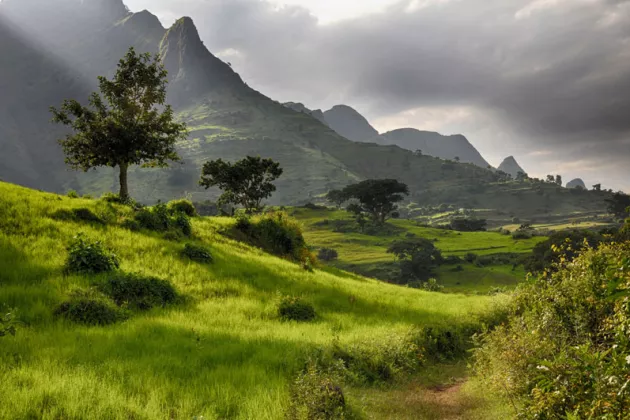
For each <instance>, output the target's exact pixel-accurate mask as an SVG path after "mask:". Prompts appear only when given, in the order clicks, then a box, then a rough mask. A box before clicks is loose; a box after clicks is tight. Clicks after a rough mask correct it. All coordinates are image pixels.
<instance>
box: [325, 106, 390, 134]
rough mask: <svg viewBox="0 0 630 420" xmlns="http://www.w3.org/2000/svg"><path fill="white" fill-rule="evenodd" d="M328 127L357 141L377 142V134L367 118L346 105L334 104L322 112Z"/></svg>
mask: <svg viewBox="0 0 630 420" xmlns="http://www.w3.org/2000/svg"><path fill="white" fill-rule="evenodd" d="M324 118H325V119H326V123H327V124H328V126H329V127H330V128H332V129H333V130H335V131H336V132H337V133H339V134H340V135H342V136H343V137H345V138H347V139H350V140H352V141H357V142H365V143H379V139H378V137H379V134H378V131H376V129H375V128H374V127H372V126H371V125H370V123H369V122H368V120H367V119H366V118H365V117H364V116H363V115H361V114H359V113H358V112H357V111H356V110H355V109H353V108H351V107H349V106H347V105H335V106H334V107H332V109H329V110H328V111H326V112H324Z"/></svg>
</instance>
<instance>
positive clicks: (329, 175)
mask: <svg viewBox="0 0 630 420" xmlns="http://www.w3.org/2000/svg"><path fill="white" fill-rule="evenodd" d="M29 6H30V8H29ZM55 31H58V32H55ZM53 35H54V36H53ZM0 46H1V47H2V52H3V60H0V87H1V88H2V90H1V91H2V95H0V151H2V153H1V154H0V177H1V178H2V179H4V180H6V181H9V182H15V183H20V184H23V185H27V186H31V187H34V188H42V189H46V190H50V191H55V192H64V191H67V190H68V189H75V190H77V191H78V192H79V193H82V194H83V193H89V194H92V195H98V194H101V193H103V192H106V191H112V190H114V189H115V188H116V184H117V177H116V173H115V171H114V170H113V169H112V168H99V169H98V170H95V171H90V172H88V173H82V172H74V171H69V170H68V169H67V168H66V167H65V165H64V162H63V155H62V153H61V150H60V148H59V146H58V144H57V142H56V140H57V139H58V138H60V137H62V136H63V135H64V134H65V133H66V131H65V130H64V129H63V127H58V126H53V125H51V123H50V113H49V111H48V108H49V107H50V106H51V105H59V104H61V102H62V101H63V100H64V99H66V98H74V99H77V100H79V101H86V99H87V98H88V96H89V94H90V92H91V91H93V90H95V89H96V80H97V78H96V76H97V75H106V76H111V75H113V74H114V72H115V70H116V66H117V63H118V60H119V59H120V58H121V57H122V56H123V55H124V54H125V52H126V51H127V49H128V48H129V47H130V46H133V47H135V48H136V50H137V51H139V52H151V53H154V54H159V56H160V57H161V59H162V60H163V62H164V65H165V66H166V68H167V69H168V71H169V88H168V100H169V102H170V103H171V104H173V105H174V109H175V111H176V115H177V118H178V119H180V120H181V121H184V122H186V123H187V126H188V127H189V136H188V139H187V140H185V141H182V142H180V143H179V144H178V145H177V147H178V152H179V154H180V156H181V157H182V159H183V162H184V164H183V165H181V164H174V165H172V167H171V168H168V169H144V168H142V169H140V168H132V170H131V171H130V193H131V194H132V196H133V197H134V198H136V199H138V200H139V201H141V202H144V203H148V204H151V203H155V202H156V201H157V200H162V201H164V200H169V199H172V198H175V197H182V196H189V197H191V198H192V199H193V200H196V201H203V200H207V199H215V198H216V197H217V196H218V194H219V191H217V190H215V189H211V190H209V191H206V190H204V189H202V188H200V187H199V186H198V182H197V180H198V179H199V174H200V170H201V167H202V165H203V164H204V163H205V162H206V161H208V160H210V159H217V158H223V159H225V160H230V161H234V160H238V159H242V158H243V157H244V156H247V155H254V156H255V155H260V156H264V157H269V158H272V159H274V160H276V161H278V162H279V163H280V165H281V166H282V167H283V169H284V174H283V176H282V177H281V178H280V179H279V180H278V181H277V183H276V185H277V192H276V193H275V194H274V195H273V197H272V199H271V200H270V203H271V204H285V205H287V204H304V203H307V202H310V201H314V200H317V199H321V196H323V195H324V194H325V193H326V192H328V191H329V190H330V189H333V188H340V187H343V186H345V185H348V184H349V183H352V182H357V181H360V180H364V179H369V178H394V179H398V180H400V181H402V182H404V183H406V184H407V185H408V186H409V189H410V191H411V195H410V201H412V202H414V203H420V205H421V206H428V205H439V204H442V203H448V204H452V205H454V206H457V207H459V208H461V207H465V208H476V206H480V205H482V206H484V207H483V208H484V209H487V208H490V207H488V206H487V205H486V204H485V203H482V201H483V200H488V199H489V198H491V200H492V203H495V204H493V205H496V206H497V207H496V208H498V209H501V212H503V213H507V212H511V213H514V214H515V215H519V216H523V217H524V216H526V215H527V214H521V213H520V212H521V211H522V208H523V206H522V204H519V203H518V202H516V201H515V200H514V198H513V197H514V191H515V190H523V187H524V186H523V185H520V184H519V185H517V184H514V185H507V184H506V185H499V184H497V183H498V182H500V177H499V176H498V175H497V174H495V173H493V172H492V171H489V170H487V169H486V166H487V165H485V161H483V160H482V158H480V157H479V156H476V155H475V154H474V153H473V151H470V153H464V152H461V150H457V151H454V150H452V151H450V152H449V153H450V154H446V153H444V154H440V153H443V151H440V148H438V150H434V149H432V148H431V147H432V146H433V143H436V144H441V145H442V146H443V147H446V146H444V145H448V144H451V143H452V144H455V145H459V146H461V147H464V149H465V148H471V147H472V146H470V144H469V143H468V141H467V140H466V139H465V138H464V137H463V136H448V137H446V136H440V135H438V134H437V133H428V134H427V133H422V132H419V131H417V130H402V131H400V133H399V134H402V135H400V136H398V135H397V134H396V132H394V133H388V134H386V135H385V136H382V137H380V136H378V133H377V132H376V130H374V128H373V127H371V126H370V125H369V123H368V122H367V121H366V120H365V118H363V117H362V116H361V115H360V114H359V113H357V112H356V111H354V110H352V109H351V108H349V107H344V106H338V107H335V108H333V109H331V110H330V111H327V113H321V112H320V111H308V110H307V109H306V108H305V107H304V106H303V105H301V104H293V105H291V107H288V106H283V105H282V104H280V103H278V102H276V101H274V100H272V99H270V98H268V97H267V96H265V95H263V94H262V93H260V92H257V91H255V90H254V89H251V88H250V87H249V86H248V85H247V84H246V83H245V82H244V81H243V80H242V78H241V77H240V76H239V75H238V73H236V72H235V71H234V69H232V67H231V66H230V65H228V64H226V63H224V62H222V61H221V60H219V59H218V58H217V57H216V56H214V55H213V54H212V53H211V52H210V51H208V50H207V49H206V47H205V46H204V45H203V42H202V41H201V39H200V37H199V34H198V31H197V29H196V27H195V25H194V22H193V21H192V20H191V19H189V18H182V19H180V20H178V21H176V22H175V24H174V25H173V26H172V27H171V28H168V29H167V28H163V27H162V25H161V24H160V22H159V20H158V19H157V18H156V17H155V16H154V15H152V14H151V13H150V12H148V11H142V12H139V13H131V12H129V11H128V10H127V8H126V7H124V4H123V3H122V2H121V1H120V0H58V1H55V2H50V1H44V0H3V1H2V2H0ZM342 117H343V118H342ZM329 119H330V121H329ZM322 120H325V121H326V123H327V124H323V123H322ZM351 123H352V124H351ZM329 125H330V126H336V127H337V129H338V130H339V131H344V130H346V129H347V131H346V135H348V136H350V137H354V138H355V139H359V138H361V139H362V140H363V141H364V142H361V143H359V142H354V141H351V140H349V139H347V138H345V137H344V136H342V135H340V134H339V133H337V132H336V131H335V130H333V129H332V128H330V126H329ZM340 127H343V129H342V128H340ZM361 131H362V132H363V133H364V135H360V136H359V134H357V133H359V132H361ZM370 136H374V137H372V140H370V139H368V137H370ZM427 136H431V137H430V138H431V141H429V140H427V141H426V143H423V142H422V141H423V139H424V138H426V137H427ZM375 141H376V142H380V143H381V144H376V143H374V142H375ZM383 143H389V144H383ZM429 143H431V144H429ZM425 144H426V147H424V149H423V152H424V155H422V156H419V155H415V154H414V153H413V152H412V151H413V150H416V149H418V148H422V147H423V146H424V145H425ZM473 150H474V149H473ZM429 153H435V154H436V155H438V156H442V157H446V158H451V159H452V158H454V157H455V156H459V157H460V159H461V160H462V162H468V161H473V162H476V163H477V164H478V165H480V166H481V167H477V166H474V165H463V164H458V163H455V162H445V161H444V160H440V159H436V158H434V157H431V156H428V154H429ZM455 153H457V154H455ZM480 159H481V160H480ZM480 191H483V192H484V195H483V198H482V196H480ZM569 199H570V200H571V199H573V198H571V197H569ZM576 200H577V198H576ZM549 203H551V204H549ZM530 204H531V207H528V210H527V212H541V211H547V207H549V206H556V201H553V200H551V201H549V200H548V201H547V202H545V203H542V202H541V203H538V202H537V201H532V202H531V203H530ZM591 204H592V205H591ZM595 205H596V203H589V205H588V206H584V205H583V204H582V203H581V202H580V203H577V202H576V203H573V202H570V203H566V205H564V204H563V206H564V207H563V209H565V208H566V209H567V210H571V211H578V212H579V211H595V210H598V209H593V208H592V207H593V206H595ZM553 209H554V210H555V207H554V208H553ZM563 211H564V210H563Z"/></svg>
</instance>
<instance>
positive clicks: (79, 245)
mask: <svg viewBox="0 0 630 420" xmlns="http://www.w3.org/2000/svg"><path fill="white" fill-rule="evenodd" d="M67 251H68V258H67V260H66V266H65V271H66V272H67V273H79V274H97V273H104V272H108V271H114V270H116V269H118V267H119V262H118V257H117V256H116V254H114V253H112V252H111V251H109V250H107V249H105V247H103V244H102V243H101V242H100V241H94V240H91V239H89V238H87V237H86V236H85V235H83V234H82V233H79V234H78V235H76V236H75V237H74V239H73V240H72V242H71V243H70V245H69V246H68V248H67Z"/></svg>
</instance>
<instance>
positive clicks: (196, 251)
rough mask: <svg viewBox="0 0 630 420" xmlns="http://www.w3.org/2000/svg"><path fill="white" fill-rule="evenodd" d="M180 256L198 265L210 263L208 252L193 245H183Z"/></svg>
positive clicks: (210, 258) (210, 255) (201, 247)
mask: <svg viewBox="0 0 630 420" xmlns="http://www.w3.org/2000/svg"><path fill="white" fill-rule="evenodd" d="M182 255H183V256H184V257H186V258H189V259H191V260H192V261H196V262H198V263H203V264H208V263H211V262H212V254H211V253H210V250H209V249H207V248H204V247H203V246H199V245H195V244H186V245H184V249H183V250H182Z"/></svg>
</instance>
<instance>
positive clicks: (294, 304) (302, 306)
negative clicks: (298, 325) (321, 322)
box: [278, 296, 316, 322]
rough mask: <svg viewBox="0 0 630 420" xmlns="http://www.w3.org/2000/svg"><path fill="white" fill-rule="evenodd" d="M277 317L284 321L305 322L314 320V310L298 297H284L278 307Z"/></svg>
mask: <svg viewBox="0 0 630 420" xmlns="http://www.w3.org/2000/svg"><path fill="white" fill-rule="evenodd" d="M278 315H279V316H280V318H282V319H283V320H285V321H300V322H307V321H312V320H313V319H315V316H316V314H315V308H313V305H311V304H310V303H308V302H305V301H304V300H302V299H301V298H299V297H292V296H286V297H284V298H282V300H281V301H280V304H279V305H278Z"/></svg>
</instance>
